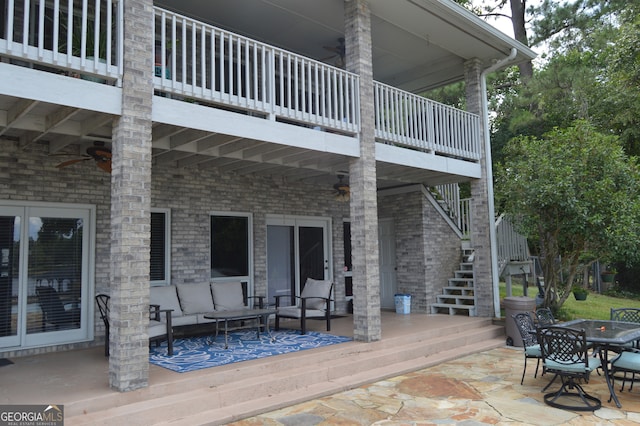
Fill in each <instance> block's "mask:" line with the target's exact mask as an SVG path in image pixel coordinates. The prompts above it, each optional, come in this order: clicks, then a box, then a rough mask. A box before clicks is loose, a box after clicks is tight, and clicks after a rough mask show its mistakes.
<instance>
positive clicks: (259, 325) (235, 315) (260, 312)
mask: <svg viewBox="0 0 640 426" xmlns="http://www.w3.org/2000/svg"><path fill="white" fill-rule="evenodd" d="M277 312H278V310H277V309H275V308H266V309H249V308H246V309H234V310H232V311H216V312H210V313H208V314H205V315H204V317H205V318H206V319H213V320H216V337H218V330H219V324H220V322H223V323H224V348H225V349H228V348H229V343H228V335H229V331H233V330H241V329H247V328H253V327H255V328H256V333H257V335H258V339H260V329H264V331H265V332H266V333H267V334H268V335H269V338H270V339H271V341H272V342H273V341H274V340H275V338H274V337H273V336H272V335H271V330H270V329H269V315H275V314H276V313H277ZM236 320H247V321H248V322H249V324H248V325H245V324H244V323H242V324H241V325H239V326H235V327H231V328H230V327H229V321H236Z"/></svg>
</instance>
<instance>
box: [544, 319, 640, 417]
mask: <svg viewBox="0 0 640 426" xmlns="http://www.w3.org/2000/svg"><path fill="white" fill-rule="evenodd" d="M556 325H557V326H562V327H571V328H574V329H584V331H585V336H586V339H587V343H593V344H594V345H595V346H597V347H598V348H599V351H598V352H599V355H600V360H601V361H602V370H603V372H604V377H605V380H606V381H607V387H608V388H609V393H610V395H611V398H610V399H609V401H611V399H613V401H614V402H615V403H616V406H617V407H618V408H621V407H622V405H621V404H620V401H618V397H617V396H616V393H615V390H614V387H613V382H612V380H611V377H610V373H609V351H610V350H612V349H615V347H620V346H622V345H624V344H625V343H629V342H633V341H634V340H638V339H640V324H636V323H631V322H622V321H609V320H589V319H577V320H573V321H567V322H563V323H558V324H556Z"/></svg>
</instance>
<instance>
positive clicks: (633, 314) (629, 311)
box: [611, 308, 640, 324]
mask: <svg viewBox="0 0 640 426" xmlns="http://www.w3.org/2000/svg"><path fill="white" fill-rule="evenodd" d="M611 320H612V321H624V322H633V323H636V324H640V308H617V309H615V308H611Z"/></svg>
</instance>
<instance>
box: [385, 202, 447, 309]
mask: <svg viewBox="0 0 640 426" xmlns="http://www.w3.org/2000/svg"><path fill="white" fill-rule="evenodd" d="M378 205H379V212H380V213H379V215H380V218H393V220H394V224H395V234H396V257H397V267H398V270H397V274H396V277H397V284H398V289H397V290H398V292H399V293H408V294H411V309H412V312H429V311H428V306H429V304H430V303H433V302H435V301H436V299H435V296H436V294H442V288H443V287H444V286H446V285H447V279H448V278H451V277H452V276H453V271H454V270H456V269H457V268H458V264H459V262H460V239H459V238H458V237H457V236H456V234H455V233H454V232H453V231H452V230H451V228H450V227H449V225H448V224H447V223H446V221H445V220H444V219H443V218H442V216H440V214H439V213H438V212H437V211H436V210H435V209H434V208H433V206H432V205H431V203H430V202H429V201H428V200H427V199H426V198H425V196H424V194H422V193H421V192H419V191H416V192H411V193H406V194H400V195H392V196H383V197H380V200H379V204H378Z"/></svg>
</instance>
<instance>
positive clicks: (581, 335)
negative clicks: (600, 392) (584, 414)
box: [537, 326, 602, 411]
mask: <svg viewBox="0 0 640 426" xmlns="http://www.w3.org/2000/svg"><path fill="white" fill-rule="evenodd" d="M537 334H538V341H539V342H540V349H541V352H542V366H543V374H544V373H546V372H550V373H553V374H555V375H556V376H555V377H554V378H553V380H551V382H549V384H547V386H545V387H544V389H542V391H543V392H545V391H546V390H547V389H548V388H549V387H550V386H551V384H552V383H553V382H554V381H555V379H556V378H557V377H558V376H559V377H560V378H561V380H562V385H561V386H560V389H558V390H557V391H556V392H551V393H547V394H545V395H544V402H545V403H546V404H548V405H550V406H552V407H556V408H561V409H566V410H573V411H595V410H597V409H599V408H600V407H601V406H602V403H601V401H600V399H598V398H596V397H594V396H592V395H589V394H588V393H586V392H585V390H584V389H583V387H582V385H581V384H580V383H578V382H579V381H584V382H585V383H588V382H589V376H590V374H591V372H592V371H593V370H595V369H597V368H599V367H600V365H601V362H600V358H599V357H598V358H594V357H590V356H589V355H588V353H587V351H588V346H587V339H586V334H585V331H584V330H576V329H573V328H569V327H562V326H550V327H546V328H538V331H537Z"/></svg>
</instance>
